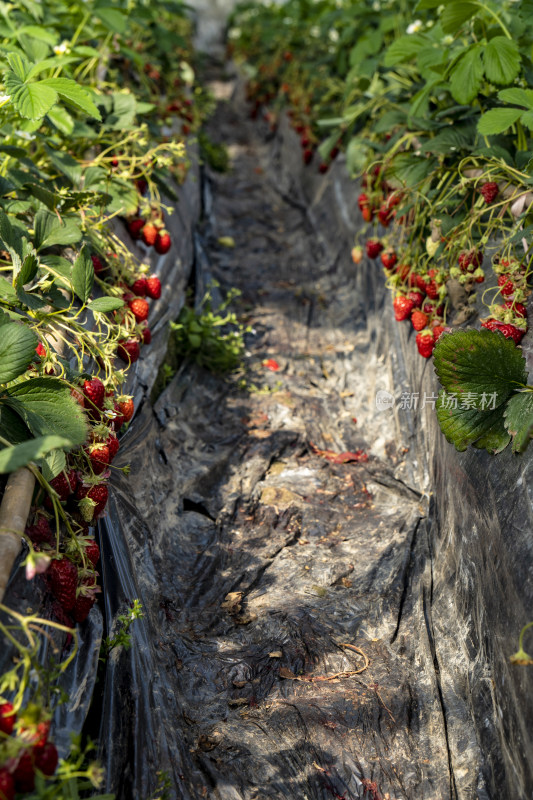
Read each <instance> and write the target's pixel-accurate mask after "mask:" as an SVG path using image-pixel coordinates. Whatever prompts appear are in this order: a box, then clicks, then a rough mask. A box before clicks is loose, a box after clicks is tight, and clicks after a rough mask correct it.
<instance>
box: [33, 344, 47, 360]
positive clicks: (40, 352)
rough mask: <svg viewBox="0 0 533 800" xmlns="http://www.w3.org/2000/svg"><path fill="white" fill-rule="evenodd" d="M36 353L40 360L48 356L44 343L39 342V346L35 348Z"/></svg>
mask: <svg viewBox="0 0 533 800" xmlns="http://www.w3.org/2000/svg"><path fill="white" fill-rule="evenodd" d="M35 352H36V353H37V355H38V356H39V357H40V358H44V357H45V356H46V348H45V346H44V345H43V343H42V342H39V344H38V345H37V347H36V348H35Z"/></svg>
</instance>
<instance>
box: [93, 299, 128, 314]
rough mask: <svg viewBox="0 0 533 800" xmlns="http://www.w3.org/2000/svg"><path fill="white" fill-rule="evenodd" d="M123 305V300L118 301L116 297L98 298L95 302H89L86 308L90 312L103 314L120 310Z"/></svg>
mask: <svg viewBox="0 0 533 800" xmlns="http://www.w3.org/2000/svg"><path fill="white" fill-rule="evenodd" d="M123 305H124V300H120V298H118V297H98V298H97V299H96V300H91V302H90V303H89V304H88V305H87V308H90V310H91V311H99V312H100V313H105V312H107V311H116V310H117V309H119V308H122V306H123Z"/></svg>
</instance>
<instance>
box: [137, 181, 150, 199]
mask: <svg viewBox="0 0 533 800" xmlns="http://www.w3.org/2000/svg"><path fill="white" fill-rule="evenodd" d="M135 188H136V189H137V191H138V192H139V194H140V195H145V194H146V191H147V189H148V183H147V181H146V180H145V179H144V178H137V179H136V180H135Z"/></svg>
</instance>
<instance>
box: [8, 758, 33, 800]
mask: <svg viewBox="0 0 533 800" xmlns="http://www.w3.org/2000/svg"><path fill="white" fill-rule="evenodd" d="M13 779H14V781H15V788H16V790H17V792H22V793H25V792H33V790H34V789H35V768H34V756H33V753H32V751H31V750H23V751H22V753H21V754H20V755H19V760H18V763H17V766H16V767H15V770H14V771H13Z"/></svg>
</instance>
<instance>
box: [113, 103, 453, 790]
mask: <svg viewBox="0 0 533 800" xmlns="http://www.w3.org/2000/svg"><path fill="white" fill-rule="evenodd" d="M210 135H211V136H212V138H213V139H215V140H217V141H223V142H224V143H225V144H226V145H227V146H228V148H229V151H230V155H231V161H232V168H231V171H230V172H228V173H227V174H223V175H219V174H213V173H211V172H209V171H208V172H207V174H206V176H205V180H206V218H205V222H204V226H203V229H202V231H201V235H200V240H201V241H200V246H199V255H198V275H197V284H198V285H205V284H207V283H208V282H209V279H210V277H215V278H216V279H217V280H218V281H220V283H221V285H222V287H223V288H229V287H232V286H236V287H237V288H238V289H240V291H241V292H242V296H241V298H240V305H239V312H240V313H241V314H244V315H245V316H246V318H247V320H248V322H249V324H250V325H251V327H252V329H253V332H252V334H250V335H249V337H248V339H247V345H248V353H247V356H246V362H247V366H248V369H249V370H250V373H249V374H250V375H251V377H249V378H248V386H249V388H248V390H243V389H242V388H241V387H239V385H238V381H237V380H236V379H229V380H227V379H226V380H225V379H222V378H217V377H214V376H212V375H210V374H208V373H207V372H205V371H203V370H201V369H199V368H197V367H194V366H186V367H184V368H182V369H181V370H180V372H179V373H178V374H177V375H176V376H175V378H174V379H173V381H172V382H171V384H170V385H169V386H168V387H167V389H166V390H165V391H164V393H163V394H162V395H161V397H160V398H159V400H158V401H157V404H156V406H155V415H154V413H153V412H152V410H151V409H150V408H149V407H146V408H145V409H144V412H143V414H142V415H141V417H140V419H138V420H137V422H136V435H135V436H134V437H132V439H131V441H130V443H129V445H128V442H127V439H126V446H125V447H124V459H125V460H127V461H129V462H130V463H131V464H132V473H131V475H130V477H129V479H128V482H127V483H126V482H124V483H122V482H120V481H119V482H118V485H117V487H116V495H115V499H114V501H113V502H114V503H115V504H116V506H117V507H118V508H121V507H122V509H123V511H122V516H123V517H125V516H127V515H126V514H125V513H124V510H125V509H127V508H128V507H130V508H131V503H132V499H131V498H132V496H133V497H134V498H135V512H134V513H131V515H130V516H131V518H132V520H133V521H132V522H131V527H130V531H129V536H130V540H131V541H133V542H138V547H137V550H138V552H141V551H145V553H144V555H143V558H144V559H145V563H146V564H147V566H146V569H145V572H144V574H143V575H142V576H141V578H140V581H141V586H140V588H141V593H142V596H143V601H144V604H145V608H146V609H147V619H148V623H149V624H150V625H151V626H152V628H153V630H157V639H158V642H157V648H158V649H157V659H158V669H157V670H155V671H154V674H153V685H152V686H151V688H150V691H152V692H153V697H155V696H156V694H157V693H158V694H157V697H156V699H155V700H154V702H155V703H157V704H159V703H160V704H161V705H160V711H159V719H158V721H159V723H160V724H159V730H155V731H154V736H155V737H156V738H157V742H158V744H157V746H154V753H155V754H154V756H153V761H154V764H155V765H156V766H158V767H159V768H164V769H167V771H168V772H169V773H170V774H171V777H172V780H173V782H174V784H175V787H176V789H175V796H176V797H179V798H203V797H207V798H213V800H214V799H215V798H216V800H260V799H262V798H291V799H293V798H294V799H295V800H296V799H297V800H300V798H302V800H303V799H304V798H306V799H307V798H309V799H310V800H311V799H312V800H315V799H316V800H318V798H320V800H326V798H328V799H329V798H344V799H345V800H351V799H352V798H362V797H368V798H374V800H376V799H377V798H390V800H415V799H416V800H430V799H431V800H447V798H453V797H455V793H454V788H453V787H454V778H453V775H452V774H451V770H450V766H449V755H448V748H447V737H446V728H445V724H444V719H443V714H442V707H441V702H440V693H439V684H438V674H436V672H435V668H434V663H433V653H432V642H431V619H430V615H429V613H427V611H426V606H427V605H429V593H430V591H431V574H430V573H431V571H430V567H429V557H428V544H427V524H426V518H427V498H426V497H425V496H424V494H423V492H422V491H421V490H420V488H419V487H416V486H412V485H409V482H408V481H407V480H405V481H404V480H400V479H399V478H398V477H397V476H398V475H399V474H402V471H401V464H402V460H403V459H406V458H410V455H409V454H406V453H405V448H403V447H402V443H401V442H399V441H398V440H397V435H396V429H395V426H394V420H393V418H392V416H387V415H381V416H379V415H376V412H375V410H374V397H375V391H376V390H377V389H378V388H380V385H382V383H383V382H385V378H386V375H385V369H386V368H385V365H384V364H380V362H379V359H378V358H377V357H376V356H375V355H374V353H375V352H376V351H375V348H374V347H373V344H372V339H373V335H372V333H369V330H368V328H367V327H366V326H364V325H361V324H360V322H359V323H358V320H357V318H356V316H355V315H356V313H357V308H358V307H359V305H360V298H358V297H357V286H356V284H355V281H354V278H353V276H352V272H353V265H352V264H351V262H350V261H349V254H347V258H346V259H345V260H343V261H342V263H340V261H339V263H337V262H335V263H328V255H327V251H326V249H325V248H324V247H323V244H322V241H321V237H320V234H319V233H317V231H316V230H315V229H314V228H313V225H312V224H311V221H310V218H309V215H308V214H307V213H306V210H305V208H302V207H301V204H299V203H298V202H291V198H290V197H287V194H286V192H281V191H280V190H279V186H278V185H277V182H276V178H275V176H274V175H273V173H272V172H271V170H270V166H269V164H270V152H271V148H270V145H269V144H268V142H265V140H264V139H263V138H261V134H260V131H259V129H258V128H257V126H256V125H254V124H253V123H252V122H250V121H249V120H248V119H247V114H246V108H245V105H244V103H243V102H242V101H240V100H239V99H238V97H237V98H234V99H233V100H231V101H228V102H221V103H219V106H218V110H217V113H216V115H215V117H214V119H213V120H212V122H211V124H210ZM224 236H226V237H227V236H231V237H232V238H233V239H234V241H235V247H234V248H227V247H226V248H225V247H223V246H221V245H220V243H219V239H220V237H224ZM266 359H274V360H275V361H276V362H277V363H278V364H279V367H280V368H279V370H277V371H272V370H269V369H268V368H266V367H265V366H263V362H264V361H265V360H266ZM250 387H251V388H250ZM150 451H151V452H152V455H151V456H149V457H148V456H147V453H149V452H150ZM328 451H330V452H328ZM347 452H348V453H350V454H351V455H350V456H346V457H344V458H340V459H337V461H338V462H339V463H335V459H332V455H331V453H334V454H341V453H347ZM366 456H368V458H366ZM147 460H149V463H147ZM137 464H140V465H141V466H139V467H137V466H136V465H137ZM411 466H413V465H412V464H411ZM415 466H416V465H415ZM408 472H409V470H407V471H406V472H405V474H408ZM412 472H413V470H411V473H412ZM132 490H133V495H132ZM149 564H152V565H153V569H152V568H149V567H148V565H149ZM155 576H157V578H156V577H155ZM161 685H163V686H164V688H163V689H161ZM154 687H156V688H154ZM157 687H159V688H157ZM158 707H159V706H158ZM141 733H142V732H141ZM141 733H139V732H137V733H136V734H135V736H137V735H139V736H140V735H141ZM177 743H179V744H177ZM177 752H179V756H177V755H176V753H177ZM169 754H171V755H169ZM128 785H129V784H128V783H127V781H126V782H125V786H126V787H127V786H128ZM123 791H124V793H125V795H124V796H126V794H127V792H128V791H130V792H131V794H130V795H129V796H130V797H131V796H132V795H133V794H134V792H133V791H132V790H131V788H129V789H128V788H124V790H123ZM173 796H174V795H173Z"/></svg>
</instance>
